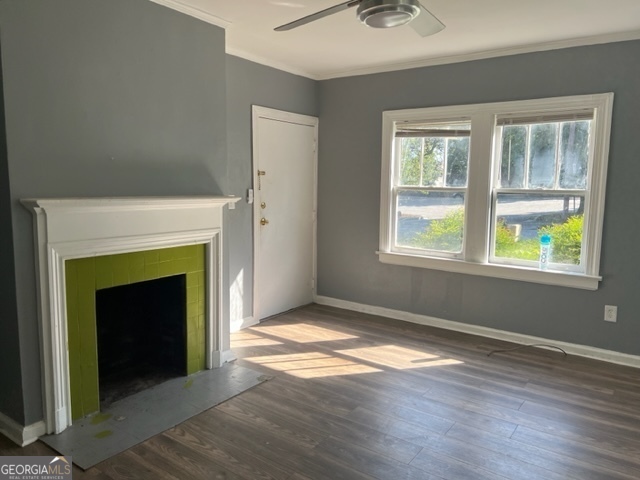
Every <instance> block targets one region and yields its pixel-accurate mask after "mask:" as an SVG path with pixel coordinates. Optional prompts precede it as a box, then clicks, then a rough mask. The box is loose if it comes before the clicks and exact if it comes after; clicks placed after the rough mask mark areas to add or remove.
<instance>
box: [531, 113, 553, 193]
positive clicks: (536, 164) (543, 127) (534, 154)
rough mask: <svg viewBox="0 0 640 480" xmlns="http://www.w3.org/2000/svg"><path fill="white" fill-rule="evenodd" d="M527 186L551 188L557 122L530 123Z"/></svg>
mask: <svg viewBox="0 0 640 480" xmlns="http://www.w3.org/2000/svg"><path fill="white" fill-rule="evenodd" d="M530 128H531V139H530V140H529V158H530V161H529V187H531V188H553V186H554V184H555V176H556V140H557V133H558V124H557V123H540V124H535V125H531V127H530Z"/></svg>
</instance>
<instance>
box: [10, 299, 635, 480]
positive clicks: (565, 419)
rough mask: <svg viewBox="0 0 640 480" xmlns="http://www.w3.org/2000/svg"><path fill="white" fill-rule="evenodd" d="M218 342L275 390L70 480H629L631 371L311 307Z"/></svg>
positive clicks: (34, 451) (236, 401)
mask: <svg viewBox="0 0 640 480" xmlns="http://www.w3.org/2000/svg"><path fill="white" fill-rule="evenodd" d="M232 342H233V348H234V350H235V352H236V353H237V354H238V356H239V360H238V362H240V363H241V364H242V365H244V366H247V367H250V368H254V369H257V370H260V371H262V372H264V373H265V374H267V375H270V376H273V379H271V380H269V381H267V382H265V383H262V384H261V385H259V386H257V387H255V388H253V389H252V390H249V391H247V392H245V393H243V394H241V395H239V396H238V397H235V398H233V399H231V400H229V401H227V402H225V403H224V404H222V405H219V406H217V407H215V408H212V409H210V410H208V411H206V412H204V413H202V414H200V415H198V416H196V417H194V418H192V419H191V420H189V421H187V422H185V423H183V424H181V425H179V426H177V427H175V428H173V429H171V430H168V431H166V432H164V433H163V434H160V435H157V436H156V437H153V438H151V439H150V440H148V441H146V442H144V443H142V444H140V445H138V446H136V447H134V448H132V449H131V450H128V451H126V452H125V453H122V454H120V455H118V456H116V457H113V458H111V459H109V460H107V461H105V462H103V463H101V464H99V465H98V466H96V467H94V468H92V469H90V470H88V471H86V472H82V471H81V470H79V469H78V470H74V478H75V479H76V480H78V479H83V478H91V479H125V478H127V479H129V478H149V479H156V478H171V479H206V480H212V479H271V478H273V479H291V480H304V479H312V480H316V479H327V480H339V479H348V480H357V479H363V478H377V479H384V480H387V479H392V480H399V479H420V480H425V479H452V480H463V479H473V480H477V479H503V478H508V479H517V480H523V479H544V480H549V479H568V478H575V479H580V480H585V479H597V480H602V479H638V478H640V370H636V369H632V368H627V367H620V366H616V365H613V364H607V363H602V362H597V361H591V360H587V359H583V358H578V357H572V356H569V357H564V356H563V355H562V354H561V353H559V352H555V351H550V350H541V349H532V348H527V349H520V350H515V351H512V352H507V353H499V354H493V355H491V356H487V353H488V352H490V351H492V350H494V349H502V348H508V347H511V346H513V345H510V344H507V343H505V342H499V341H494V340H490V339H486V338H482V337H474V336H470V335H465V334H461V333H455V332H449V331H445V330H439V329H433V328H428V327H422V326H417V325H412V324H407V323H403V322H397V321H392V320H388V319H384V318H380V317H374V316H369V315H363V314H357V313H353V312H347V311H343V310H338V309H333V308H329V307H322V306H317V305H312V306H309V307H305V308H303V309H300V310H297V311H293V312H290V313H287V314H285V315H281V316H279V317H275V318H272V319H270V320H269V321H267V322H263V323H262V324H261V325H259V326H256V327H253V328H250V329H246V330H243V331H242V332H239V333H236V334H234V335H233V339H232ZM11 445H12V444H11V443H10V442H9V441H8V440H6V439H4V438H2V437H0V454H1V455H50V454H52V452H51V450H49V448H48V447H46V446H45V445H44V444H42V443H40V442H36V443H35V444H33V445H30V446H28V447H26V448H24V449H20V448H17V447H12V446H11Z"/></svg>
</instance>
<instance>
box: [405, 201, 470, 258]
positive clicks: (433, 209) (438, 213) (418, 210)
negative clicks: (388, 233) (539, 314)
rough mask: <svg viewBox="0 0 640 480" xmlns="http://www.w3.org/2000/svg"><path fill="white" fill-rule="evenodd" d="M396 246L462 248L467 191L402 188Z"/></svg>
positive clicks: (459, 249)
mask: <svg viewBox="0 0 640 480" xmlns="http://www.w3.org/2000/svg"><path fill="white" fill-rule="evenodd" d="M396 219H397V222H396V241H395V243H396V246H398V247H409V248H417V249H422V250H435V251H440V252H451V253H458V252H461V251H462V236H463V226H464V194H463V193H440V192H430V191H425V190H421V191H407V190H404V191H400V192H398V201H397V205H396Z"/></svg>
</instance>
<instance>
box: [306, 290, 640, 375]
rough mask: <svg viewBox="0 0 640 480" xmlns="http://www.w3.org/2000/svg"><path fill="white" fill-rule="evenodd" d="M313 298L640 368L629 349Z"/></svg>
mask: <svg viewBox="0 0 640 480" xmlns="http://www.w3.org/2000/svg"><path fill="white" fill-rule="evenodd" d="M315 302H316V303H317V304H319V305H327V306H331V307H336V308H343V309H345V310H351V311H354V312H360V313H367V314H371V315H378V316H381V317H387V318H392V319H395V320H403V321H405V322H410V323H416V324H418V325H426V326H429V327H436V328H444V329H446V330H452V331H455V332H462V333H468V334H470V335H478V336H481V337H488V338H494V339H496V340H504V341H506V342H512V343H517V344H521V345H529V344H533V343H545V344H552V345H555V346H558V347H560V348H562V349H563V350H564V351H566V352H567V353H569V354H571V355H577V356H580V357H586V358H592V359H595V360H602V361H604V362H610V363H616V364H618V365H625V366H628V367H634V368H640V356H638V355H630V354H628V353H621V352H615V351H612V350H604V349H602V348H596V347H591V346H589V345H579V344H575V343H568V342H561V341H558V340H553V339H548V338H542V337H534V336H531V335H524V334H520V333H515V332H508V331H505V330H497V329H495V328H489V327H482V326H480V325H470V324H467V323H461V322H454V321H451V320H444V319H441V318H437V317H430V316H427V315H419V314H417V313H409V312H404V311H401V310H393V309H391V308H385V307H376V306H372V305H365V304H362V303H356V302H349V301H347V300H340V299H337V298H331V297H324V296H321V295H318V296H316V298H315Z"/></svg>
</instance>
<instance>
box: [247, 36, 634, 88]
mask: <svg viewBox="0 0 640 480" xmlns="http://www.w3.org/2000/svg"><path fill="white" fill-rule="evenodd" d="M638 39H640V30H631V31H628V32H621V33H611V34H606V35H595V36H590V37H581V38H573V39H569V40H558V41H555V42H543V43H534V44H531V45H521V46H516V47H506V48H496V49H492V50H483V51H480V52H473V53H463V54H459V55H445V56H443V57H435V58H425V59H420V60H413V61H408V62H399V63H391V64H385V65H374V66H370V67H362V68H345V69H339V70H333V71H330V72H325V73H322V72H315V73H314V72H308V73H307V74H306V75H305V76H307V77H309V78H312V79H314V80H330V79H332V78H344V77H354V76H358V75H369V74H374V73H386V72H395V71H398V70H410V69H413V68H423V67H433V66H436V65H446V64H451V63H462V62H471V61H474V60H485V59H488V58H496V57H507V56H511V55H522V54H525V53H536V52H546V51H549V50H561V49H563V48H573V47H584V46H588V45H601V44H605V43H616V42H626V41H630V40H638ZM237 55H238V56H242V55H241V52H239V53H238V54H237ZM291 68H294V67H291Z"/></svg>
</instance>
